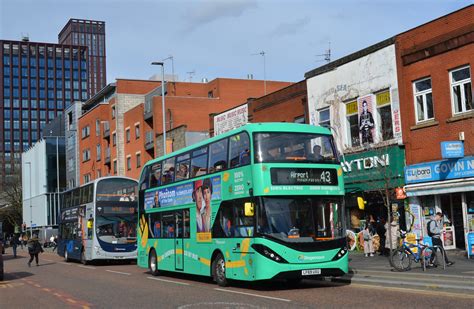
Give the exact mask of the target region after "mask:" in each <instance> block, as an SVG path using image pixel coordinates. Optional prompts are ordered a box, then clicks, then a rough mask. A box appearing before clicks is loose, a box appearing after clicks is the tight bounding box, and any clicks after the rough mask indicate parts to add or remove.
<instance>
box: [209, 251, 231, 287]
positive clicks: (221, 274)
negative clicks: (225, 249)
mask: <svg viewBox="0 0 474 309" xmlns="http://www.w3.org/2000/svg"><path fill="white" fill-rule="evenodd" d="M212 273H213V275H214V280H215V281H216V283H217V284H218V285H219V286H227V284H228V282H227V278H226V275H225V260H224V257H223V256H222V254H220V253H218V254H217V256H216V258H215V259H214V261H213V262H212Z"/></svg>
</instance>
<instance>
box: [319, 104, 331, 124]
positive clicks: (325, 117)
mask: <svg viewBox="0 0 474 309" xmlns="http://www.w3.org/2000/svg"><path fill="white" fill-rule="evenodd" d="M319 125H320V126H322V127H326V128H329V127H330V126H331V118H330V114H329V107H327V108H325V109H322V110H320V111H319Z"/></svg>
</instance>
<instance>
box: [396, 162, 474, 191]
mask: <svg viewBox="0 0 474 309" xmlns="http://www.w3.org/2000/svg"><path fill="white" fill-rule="evenodd" d="M473 176H474V156H470V157H465V158H462V159H459V160H456V159H451V160H443V161H433V162H428V163H422V164H414V165H409V166H407V167H406V168H405V181H406V183H407V184H410V183H420V182H427V181H440V180H447V179H457V178H467V177H473Z"/></svg>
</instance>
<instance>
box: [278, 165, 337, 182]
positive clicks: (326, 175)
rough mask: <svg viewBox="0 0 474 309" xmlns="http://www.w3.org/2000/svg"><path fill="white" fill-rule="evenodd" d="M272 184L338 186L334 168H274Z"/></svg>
mask: <svg viewBox="0 0 474 309" xmlns="http://www.w3.org/2000/svg"><path fill="white" fill-rule="evenodd" d="M270 175H271V178H272V185H319V186H337V184H338V180H337V170H336V169H334V168H272V169H271V170H270Z"/></svg>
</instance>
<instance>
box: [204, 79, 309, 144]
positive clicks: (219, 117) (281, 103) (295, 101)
mask: <svg viewBox="0 0 474 309" xmlns="http://www.w3.org/2000/svg"><path fill="white" fill-rule="evenodd" d="M306 101H307V93H306V81H305V80H303V81H300V82H298V83H295V84H291V85H289V86H287V87H285V88H282V89H280V90H276V91H273V92H271V93H269V94H267V95H265V96H262V97H258V98H249V99H248V100H247V102H246V103H244V104H241V105H239V106H237V107H233V108H231V109H228V110H225V111H223V112H221V113H213V114H210V115H209V127H210V130H209V133H210V135H211V136H214V135H218V134H221V133H224V132H226V131H229V130H232V129H235V128H237V127H239V126H241V125H244V124H246V123H247V122H253V123H256V122H296V123H307V113H306Z"/></svg>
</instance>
